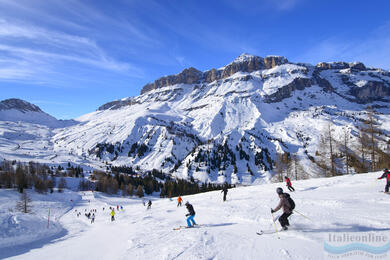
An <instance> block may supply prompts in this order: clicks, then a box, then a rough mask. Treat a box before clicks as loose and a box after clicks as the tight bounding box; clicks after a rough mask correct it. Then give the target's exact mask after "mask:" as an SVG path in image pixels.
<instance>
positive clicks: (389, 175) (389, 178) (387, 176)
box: [378, 168, 390, 193]
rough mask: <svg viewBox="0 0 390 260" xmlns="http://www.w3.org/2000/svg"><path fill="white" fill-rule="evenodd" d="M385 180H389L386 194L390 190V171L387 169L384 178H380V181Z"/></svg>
mask: <svg viewBox="0 0 390 260" xmlns="http://www.w3.org/2000/svg"><path fill="white" fill-rule="evenodd" d="M383 178H386V180H387V182H386V186H385V192H386V193H388V192H389V188H390V171H389V170H388V169H387V168H386V169H385V170H384V172H383V174H382V176H381V177H379V178H378V180H380V179H383Z"/></svg>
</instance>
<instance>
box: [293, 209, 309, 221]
mask: <svg viewBox="0 0 390 260" xmlns="http://www.w3.org/2000/svg"><path fill="white" fill-rule="evenodd" d="M294 212H296V213H298V214H299V215H301V216H302V217H304V218H307V219H308V220H310V221H313V220H312V219H311V218H309V217H306V216H305V215H303V214H302V213H300V212H299V211H297V210H295V209H294Z"/></svg>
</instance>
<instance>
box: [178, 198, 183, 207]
mask: <svg viewBox="0 0 390 260" xmlns="http://www.w3.org/2000/svg"><path fill="white" fill-rule="evenodd" d="M182 201H183V199H182V198H181V196H179V197H178V198H177V206H178V207H179V206H180V207H181V202H182Z"/></svg>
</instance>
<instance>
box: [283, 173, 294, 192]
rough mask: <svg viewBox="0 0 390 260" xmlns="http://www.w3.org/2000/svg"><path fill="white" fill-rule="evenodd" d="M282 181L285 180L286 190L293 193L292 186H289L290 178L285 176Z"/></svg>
mask: <svg viewBox="0 0 390 260" xmlns="http://www.w3.org/2000/svg"><path fill="white" fill-rule="evenodd" d="M284 179H285V180H286V185H287V188H288V190H289V191H295V189H294V188H293V186H292V184H291V181H290V178H289V177H287V176H286V177H284Z"/></svg>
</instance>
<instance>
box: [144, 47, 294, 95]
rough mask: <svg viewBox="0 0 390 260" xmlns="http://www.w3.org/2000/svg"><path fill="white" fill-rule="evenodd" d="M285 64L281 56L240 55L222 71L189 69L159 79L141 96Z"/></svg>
mask: <svg viewBox="0 0 390 260" xmlns="http://www.w3.org/2000/svg"><path fill="white" fill-rule="evenodd" d="M285 63H288V60H287V59H286V58H285V57H282V56H267V57H266V58H262V57H259V56H254V55H248V54H242V55H240V56H239V57H238V58H237V59H235V60H234V61H233V62H231V63H230V64H228V65H226V66H225V67H224V68H222V69H218V70H217V69H211V70H208V71H206V72H201V71H199V70H197V69H195V68H192V67H191V68H188V69H185V70H183V71H182V72H181V73H179V74H177V75H171V76H166V77H162V78H159V79H158V80H156V81H154V82H153V83H149V84H147V85H145V86H144V87H143V88H142V90H141V94H145V93H146V92H148V91H151V90H154V89H159V88H163V87H167V86H171V85H174V84H198V83H200V82H201V81H203V82H206V83H210V82H213V81H215V80H220V79H224V78H227V77H230V76H231V75H233V74H235V73H237V72H239V71H241V72H248V73H250V72H253V71H257V70H262V69H269V68H274V67H276V66H279V65H282V64H285Z"/></svg>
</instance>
